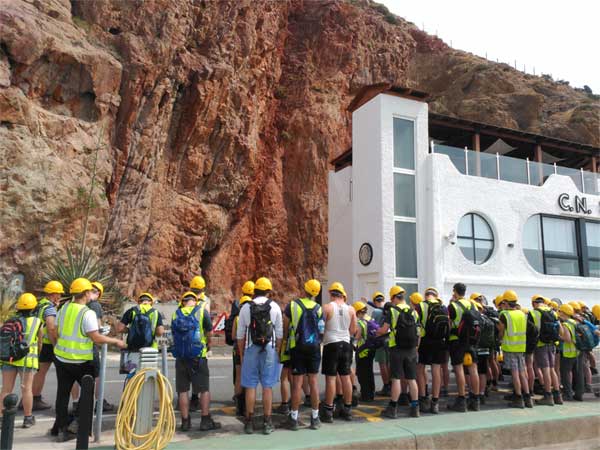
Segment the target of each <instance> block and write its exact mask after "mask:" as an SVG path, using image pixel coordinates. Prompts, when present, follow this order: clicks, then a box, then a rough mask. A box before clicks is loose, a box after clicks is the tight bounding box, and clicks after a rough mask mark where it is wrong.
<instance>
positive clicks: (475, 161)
mask: <svg viewBox="0 0 600 450" xmlns="http://www.w3.org/2000/svg"><path fill="white" fill-rule="evenodd" d="M467 161H468V163H469V175H476V176H478V177H484V178H493V179H494V180H495V179H497V178H498V172H497V167H496V155H492V154H490V153H483V152H476V151H473V150H469V151H468V152H467Z"/></svg>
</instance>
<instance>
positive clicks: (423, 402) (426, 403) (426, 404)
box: [419, 397, 431, 411]
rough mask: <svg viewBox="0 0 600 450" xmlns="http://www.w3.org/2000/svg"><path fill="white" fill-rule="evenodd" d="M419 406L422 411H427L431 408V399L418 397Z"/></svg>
mask: <svg viewBox="0 0 600 450" xmlns="http://www.w3.org/2000/svg"><path fill="white" fill-rule="evenodd" d="M419 408H420V409H421V410H422V411H428V410H429V409H431V399H430V398H429V397H421V398H420V399H419Z"/></svg>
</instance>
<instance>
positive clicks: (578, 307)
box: [568, 300, 581, 311]
mask: <svg viewBox="0 0 600 450" xmlns="http://www.w3.org/2000/svg"><path fill="white" fill-rule="evenodd" d="M568 304H569V305H571V308H573V310H574V311H580V310H581V306H579V302H576V301H574V300H572V301H570V302H569V303H568Z"/></svg>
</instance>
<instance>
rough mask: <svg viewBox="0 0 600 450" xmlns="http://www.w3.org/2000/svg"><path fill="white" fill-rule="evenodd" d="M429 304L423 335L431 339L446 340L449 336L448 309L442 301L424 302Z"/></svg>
mask: <svg viewBox="0 0 600 450" xmlns="http://www.w3.org/2000/svg"><path fill="white" fill-rule="evenodd" d="M426 303H427V305H428V306H429V309H428V312H427V321H426V322H425V337H426V339H427V340H431V341H446V340H447V339H448V337H449V336H450V318H449V317H448V309H447V308H446V307H445V306H444V305H443V304H442V302H426Z"/></svg>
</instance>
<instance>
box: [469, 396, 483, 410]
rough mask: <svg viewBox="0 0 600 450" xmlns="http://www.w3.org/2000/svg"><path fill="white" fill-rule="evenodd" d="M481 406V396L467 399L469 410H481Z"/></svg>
mask: <svg viewBox="0 0 600 450" xmlns="http://www.w3.org/2000/svg"><path fill="white" fill-rule="evenodd" d="M480 408H481V407H480V402H479V397H470V398H469V400H468V401H467V409H468V410H469V411H479V410H480Z"/></svg>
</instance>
